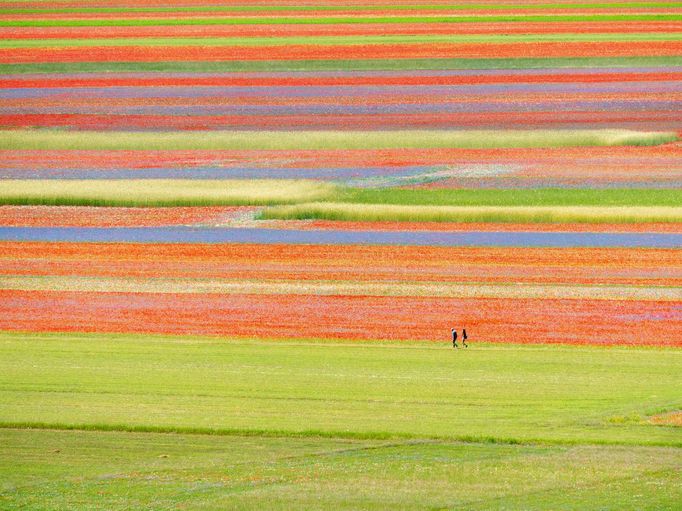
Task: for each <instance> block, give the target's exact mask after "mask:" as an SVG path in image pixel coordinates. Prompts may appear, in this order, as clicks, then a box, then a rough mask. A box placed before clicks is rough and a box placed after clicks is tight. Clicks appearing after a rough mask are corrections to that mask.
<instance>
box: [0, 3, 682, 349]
mask: <svg viewBox="0 0 682 511" xmlns="http://www.w3.org/2000/svg"><path fill="white" fill-rule="evenodd" d="M0 37H1V38H2V41H0V62H1V63H0V97H2V104H1V105H0V126H2V127H3V131H2V132H1V133H2V135H3V136H2V137H0V156H1V158H0V178H2V179H3V182H4V183H5V185H4V189H0V202H1V203H2V204H4V205H0V243H1V246H2V251H0V257H1V258H0V272H1V273H2V275H3V280H2V281H1V282H0V288H2V289H4V291H3V292H5V293H7V299H6V300H3V305H2V307H3V309H4V310H5V312H6V313H7V314H6V315H5V317H4V319H3V320H2V321H3V325H2V328H3V329H9V330H13V329H14V330H32V329H36V330H41V331H46V330H55V331H60V330H68V331H77V330H79V329H83V330H87V331H96V332H106V331H116V332H126V331H131V332H143V331H149V332H187V333H197V334H199V333H210V334H220V335H237V336H244V335H262V336H266V335H268V333H267V332H268V329H267V328H262V327H261V325H262V324H263V320H264V316H263V314H266V315H267V317H268V318H269V320H270V321H274V322H276V323H278V324H280V325H281V327H280V328H277V329H276V333H274V334H273V335H274V336H276V337H307V336H320V337H334V338H349V339H412V338H418V339H423V340H439V339H442V340H446V339H447V336H448V332H449V327H448V325H450V324H464V323H466V324H467V325H468V326H469V331H470V332H472V333H473V332H475V335H476V337H477V339H478V340H480V341H490V342H524V343H525V342H532V343H548V342H550V343H556V342H568V343H595V344H632V343H633V342H639V341H635V340H634V339H639V337H636V336H633V335H631V334H630V332H631V331H633V330H647V332H648V334H647V335H646V336H645V337H646V341H644V342H645V343H646V344H652V345H671V344H673V345H679V343H680V342H682V341H680V339H682V335H680V333H681V332H680V328H681V327H680V318H681V317H682V316H680V310H681V309H680V308H681V307H682V287H681V286H680V283H679V279H678V277H679V275H678V273H679V272H680V267H679V262H678V261H679V259H680V254H681V251H682V231H681V230H680V225H682V223H680V218H682V199H680V195H679V193H678V192H679V190H680V189H681V187H682V143H680V142H678V141H677V134H678V133H679V132H680V131H681V129H680V126H681V125H680V122H679V119H680V118H682V86H681V85H680V84H681V83H682V81H681V80H680V77H682V9H681V8H680V7H679V6H678V5H676V4H675V3H666V2H640V3H636V4H635V3H631V2H630V3H596V2H591V1H585V2H581V3H573V4H563V3H539V2H520V3H515V4H505V3H495V2H460V3H457V4H451V3H444V2H427V3H422V4H415V5H413V4H410V3H407V2H397V3H395V2H392V3H389V2H383V1H380V2H374V3H371V4H369V5H364V4H362V3H359V2H344V3H341V2H331V1H323V2H312V3H308V2H306V3H302V4H301V3H299V4H297V5H293V4H291V3H287V2H283V1H282V2H280V1H277V0H273V1H267V2H266V1H264V2H257V3H253V2H251V3H249V4H248V5H241V4H235V3H228V4H221V3H215V2H209V1H198V2H191V3H187V2H170V3H164V4H156V3H151V4H145V5H144V6H135V7H134V8H131V6H129V5H127V4H126V3H125V2H124V1H114V0H106V1H104V0H97V1H95V2H88V3H87V4H85V3H78V2H57V3H56V4H54V5H52V4H50V5H48V4H47V3H45V2H40V1H32V2H5V3H3V4H2V5H1V6H0ZM410 190H411V191H410ZM288 203H290V204H291V205H288V206H287V205H285V206H278V205H281V204H288ZM263 204H269V205H271V207H265V208H264V207H263ZM60 205H61V206H60ZM92 206H100V207H92ZM101 206H109V207H101ZM136 206H137V207H136ZM139 206H146V207H144V208H140V207H139ZM150 206H166V207H164V208H159V207H156V208H154V207H150ZM273 206H274V207H273ZM188 243H191V244H194V245H188ZM138 244H140V245H138ZM178 244H179V245H178ZM193 246H194V247H195V249H196V251H197V252H196V253H197V254H198V255H197V256H196V259H193V260H192V263H191V265H190V266H189V267H185V265H186V264H187V261H186V260H185V256H186V254H185V252H183V251H182V250H181V251H178V248H179V247H183V250H194V249H193V248H191V247H193ZM17 247H19V248H17ZM119 247H121V248H119ZM226 247H230V249H229V250H228V251H227V252H226ZM552 247H553V248H552ZM273 249H274V250H278V251H280V252H279V253H280V254H281V259H278V260H276V261H275V262H273V261H271V260H270V259H269V258H268V256H267V254H270V253H271V251H272V250H273ZM36 250H37V251H38V252H37V253H34V251H36ZM73 251H76V252H78V254H79V255H78V257H77V259H74V257H75V256H74V255H73V254H74V253H75V252H73ZM230 251H236V252H238V253H242V251H244V254H245V256H239V257H246V258H247V259H248V262H247V261H245V260H244V261H242V260H240V261H239V262H236V261H233V260H232V259H230V257H231V256H229V255H228V252H230ZM367 251H370V252H371V253H372V256H371V258H370V259H367V260H365V259H363V257H365V255H364V254H366V253H367ZM133 253H136V254H138V255H136V256H135V258H134V259H132V260H131V254H133ZM520 253H521V254H524V257H523V258H522V259H521V260H518V259H517V258H518V254H520ZM95 254H108V255H107V256H106V257H107V260H106V263H104V262H96V259H95V257H99V256H96V255H95ZM139 254H141V255H139ZM311 254H315V257H317V258H318V259H317V263H315V265H310V264H306V263H304V262H303V261H305V260H306V259H305V258H306V257H309V256H311ZM340 254H345V255H344V256H343V257H342V258H341V259H339V257H340ZM427 254H428V258H429V259H428V260H429V261H431V262H430V263H429V264H431V265H435V266H436V267H438V268H439V270H438V271H437V272H434V271H432V269H431V266H429V267H427V266H426V260H425V257H427ZM526 254H532V256H526ZM472 257H473V258H474V259H475V262H473V263H472V262H470V261H471V258H472ZM595 257H598V258H599V261H601V262H597V261H596V260H595ZM157 258H162V261H158V260H157ZM377 258H378V260H377ZM438 258H442V260H440V261H438ZM486 258H490V259H489V260H487V259H486ZM566 258H571V260H573V261H574V262H573V263H572V265H571V266H569V267H568V268H566V267H565V265H564V264H563V262H564V261H565V260H566ZM540 260H544V261H546V262H545V263H542V264H541V263H540V262H539V261H540ZM609 260H610V261H611V263H610V264H609V265H607V264H605V263H604V261H609ZM552 261H553V263H552ZM379 262H381V264H380V265H379V266H378V267H377V264H379ZM247 263H248V264H247ZM245 265H246V266H245ZM273 265H275V266H273ZM104 266H105V267H106V270H105V268H104ZM247 267H248V268H247ZM181 269H182V270H183V271H184V273H183V271H180V270H181ZM190 269H191V271H190ZM408 269H409V271H408ZM616 269H617V271H616ZM176 272H180V273H176ZM559 274H562V275H564V276H565V278H558V275H559ZM616 274H618V275H620V276H617V275H616ZM387 276H390V278H389V277H387ZM67 277H68V278H67ZM112 279H114V280H112ZM116 279H118V280H116ZM121 279H123V280H121ZM180 295H181V296H180ZM67 296H69V297H70V298H69V299H68V300H66V297H67ZM131 300H132V301H131ZM137 300H142V302H144V303H147V304H148V308H147V309H145V311H144V314H142V316H137V315H136V314H137V313H136V312H135V310H137V306H135V307H133V306H132V305H131V304H132V303H133V301H137ZM182 300H190V301H191V304H192V305H191V306H190V305H188V304H185V303H183V302H182ZM271 302H272V303H271ZM60 303H69V304H70V305H69V307H68V308H66V309H65V311H64V315H63V316H62V315H58V314H56V313H55V311H56V310H58V309H59V308H60V305H59V304H60ZM74 303H82V306H83V307H80V306H79V307H74V306H72V304H74ZM188 303H189V302H188ZM522 304H525V305H522ZM216 307H217V309H216ZM519 308H520V309H521V310H524V312H523V314H522V315H519V314H518V309H519ZM106 310H109V312H110V314H104V313H103V311H106ZM169 310H173V311H175V312H177V314H176V313H172V314H171V313H170V312H169ZM587 310H590V311H593V312H595V313H594V314H590V315H586V314H585V313H584V312H581V311H587ZM40 311H49V313H48V314H47V316H46V317H44V318H43V317H42V316H41V312H40ZM114 311H117V312H116V313H114ZM180 311H182V314H180ZM259 311H263V312H259ZM419 311H421V312H419ZM597 311H598V312H597ZM210 316H213V317H212V318H211V317H210ZM143 317H144V318H146V319H141V318H143ZM114 318H118V319H114ZM235 318H237V319H239V321H235ZM643 322H646V324H645V323H643ZM86 324H87V327H86V326H85V325H86ZM285 325H286V326H285ZM559 325H560V326H559ZM401 327H402V328H401ZM586 329H587V330H589V331H590V332H591V335H589V336H586V335H582V334H581V332H584V331H585V330H586ZM396 332H399V333H396ZM509 332H516V335H509Z"/></svg>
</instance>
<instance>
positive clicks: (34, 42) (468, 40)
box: [0, 32, 682, 48]
mask: <svg viewBox="0 0 682 511" xmlns="http://www.w3.org/2000/svg"><path fill="white" fill-rule="evenodd" d="M681 40H682V32H679V33H675V32H672V33H657V32H632V33H615V34H610V33H606V34H521V35H502V34H494V35H382V36H315V37H120V38H107V39H5V40H0V48H59V47H70V48H77V47H92V46H288V45H307V46H309V45H315V46H331V45H345V46H351V45H365V44H406V43H414V44H417V43H452V44H478V43H497V44H501V43H542V42H586V41H587V42H614V41H681Z"/></svg>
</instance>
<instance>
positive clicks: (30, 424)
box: [0, 421, 682, 447]
mask: <svg viewBox="0 0 682 511" xmlns="http://www.w3.org/2000/svg"><path fill="white" fill-rule="evenodd" d="M0 429H15V430H40V431H45V430H47V431H100V432H121V433H159V434H178V435H204V436H237V437H246V438H250V437H262V438H328V439H346V440H422V441H429V440H431V441H435V442H461V443H464V444H493V445H519V446H521V445H528V446H580V445H595V446H596V445H603V446H640V445H641V446H647V447H682V441H680V440H673V439H670V440H668V439H665V440H662V441H655V440H654V441H646V442H643V443H641V444H640V443H639V442H632V441H628V440H617V439H616V440H608V439H605V440H602V439H588V440H586V441H582V440H580V439H547V438H523V439H521V438H514V437H499V436H490V435H485V436H484V435H462V434H458V433H456V432H453V433H450V434H443V435H436V434H431V435H424V434H411V433H403V432H392V431H350V430H333V429H330V430H321V429H304V430H295V431H292V430H288V429H256V428H212V427H199V426H152V425H147V424H110V423H66V422H38V421H0Z"/></svg>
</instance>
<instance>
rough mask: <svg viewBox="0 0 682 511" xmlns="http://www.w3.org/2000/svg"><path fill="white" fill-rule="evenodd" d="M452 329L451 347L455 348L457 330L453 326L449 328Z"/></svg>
mask: <svg viewBox="0 0 682 511" xmlns="http://www.w3.org/2000/svg"><path fill="white" fill-rule="evenodd" d="M450 330H451V331H452V347H453V348H457V347H458V346H457V330H455V329H454V328H451V329H450Z"/></svg>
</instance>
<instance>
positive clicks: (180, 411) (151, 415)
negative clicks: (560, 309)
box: [0, 333, 682, 510]
mask: <svg viewBox="0 0 682 511" xmlns="http://www.w3.org/2000/svg"><path fill="white" fill-rule="evenodd" d="M681 370H682V351H680V350H670V349H668V350H664V349H660V350H659V349H636V348H630V349H625V348H612V349H603V348H589V347H567V346H513V345H509V346H500V345H497V346H494V345H477V344H473V345H472V347H471V348H469V349H468V350H467V351H464V350H460V351H458V352H455V351H454V350H452V349H451V348H449V346H448V343H445V342H444V343H443V344H433V343H417V342H403V343H387V342H382V343H346V344H343V343H336V342H332V341H325V340H299V341H277V342H270V341H254V340H225V339H208V338H173V337H144V336H126V335H87V334H75V335H71V334H20V333H4V334H0V405H1V406H0V507H2V508H3V509H17V508H21V509H47V508H49V509H58V510H61V509H64V510H66V509H75V508H78V509H107V510H117V509H130V508H131V507H134V508H139V509H152V510H156V509H158V510H161V509H164V510H167V509H188V508H189V509H206V510H213V509H215V510H217V509H256V508H268V509H471V510H476V509H481V510H483V509H486V510H487V509H547V510H549V509H553V510H556V509H588V510H589V509H625V510H629V509H631V510H635V509H637V510H641V509H656V510H666V509H669V510H673V509H676V506H677V504H678V503H679V501H680V499H681V498H682V487H680V485H679V468H680V465H681V464H682V442H680V435H679V427H675V426H657V425H653V424H651V423H650V422H649V421H648V415H649V414H651V413H656V412H659V411H665V410H674V409H679V408H680V407H681V406H682V400H681V399H680V396H682V392H681V391H682V383H681V382H680V379H679V374H680V371H681ZM462 441H464V442H462ZM607 444H624V445H607ZM647 444H648V445H647Z"/></svg>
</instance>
